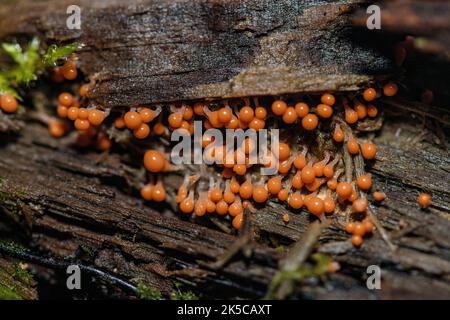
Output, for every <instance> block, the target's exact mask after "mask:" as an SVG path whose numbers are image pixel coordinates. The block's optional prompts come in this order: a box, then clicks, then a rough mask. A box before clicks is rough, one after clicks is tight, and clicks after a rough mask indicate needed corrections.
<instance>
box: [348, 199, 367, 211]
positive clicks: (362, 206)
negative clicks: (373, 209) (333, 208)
mask: <svg viewBox="0 0 450 320" xmlns="http://www.w3.org/2000/svg"><path fill="white" fill-rule="evenodd" d="M352 210H353V212H357V213H360V212H365V211H366V210H367V200H366V198H359V199H356V200H355V201H353V203H352Z"/></svg>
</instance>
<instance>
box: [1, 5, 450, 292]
mask: <svg viewBox="0 0 450 320" xmlns="http://www.w3.org/2000/svg"><path fill="white" fill-rule="evenodd" d="M50 3H51V5H50ZM68 3H70V4H73V3H81V4H82V8H85V9H84V13H83V21H84V22H83V29H82V30H81V31H70V30H68V29H66V28H65V27H64V26H65V18H66V14H65V8H66V6H67V4H68ZM102 3H103V4H104V3H105V1H100V0H94V1H72V0H71V1H39V2H35V3H34V2H33V1H21V2H20V4H19V5H18V6H17V7H16V8H12V7H9V6H5V7H2V8H0V38H5V37H9V36H15V35H17V34H25V35H28V36H29V35H35V34H37V35H40V36H42V37H43V38H45V39H47V40H55V41H62V40H64V41H73V40H78V41H81V42H83V43H85V44H86V47H85V49H83V51H82V52H81V53H80V67H81V70H82V71H83V72H84V73H85V74H86V75H87V76H88V77H89V78H90V79H91V80H92V81H93V82H95V87H94V90H93V91H92V93H91V95H90V98H91V101H92V103H93V104H95V103H99V104H102V105H109V106H115V107H119V106H128V105H135V104H147V103H153V102H158V101H178V100H182V99H196V98H214V97H227V96H244V95H253V94H264V95H265V94H277V95H278V94H284V93H289V92H311V91H321V90H332V89H333V90H351V89H356V88H358V84H360V83H362V82H365V81H368V80H369V79H370V72H371V71H374V72H376V73H385V72H387V71H388V68H389V66H390V63H389V60H388V59H386V58H385V57H384V56H383V55H381V54H377V53H375V51H373V50H371V49H369V48H370V47H366V46H363V45H361V44H356V42H353V41H352V36H353V33H352V30H351V29H350V27H348V26H347V14H348V13H349V10H350V9H351V8H352V7H353V6H354V5H355V3H357V2H356V1H337V2H332V3H328V4H323V3H322V2H320V3H316V4H314V3H312V2H308V3H307V4H305V3H300V4H298V2H297V1H277V2H275V1H274V2H260V1H231V2H229V1H226V2H222V1H137V0H134V1H132V2H127V5H126V6H123V4H122V6H121V7H120V9H119V7H116V5H117V6H119V4H121V3H123V2H122V1H108V2H107V5H101V4H102ZM24 8H27V9H26V10H24ZM19 12H20V16H21V17H22V19H20V23H17V19H16V18H17V16H18V15H19ZM324 17H325V18H324ZM12 19H14V23H13V22H12V21H13V20H12ZM111 25H114V28H113V30H111V29H112V28H111ZM149 53H150V54H149ZM400 107H403V109H402V108H400ZM419 107H420V106H419ZM404 108H413V111H417V115H418V117H420V118H419V119H422V117H426V118H427V119H428V120H427V121H425V122H430V121H435V123H437V124H436V125H435V127H436V128H437V127H439V126H440V125H441V126H446V125H448V110H447V109H439V108H430V109H429V110H426V112H425V113H424V110H423V109H421V108H418V107H416V106H411V105H409V104H405V103H403V104H401V105H397V106H395V105H392V108H389V109H391V110H390V111H391V112H392V114H389V116H388V117H387V119H388V120H387V123H386V125H385V126H384V128H383V131H382V133H381V134H380V135H379V136H378V137H376V142H377V143H379V144H380V153H379V156H378V159H377V161H376V162H375V163H374V165H373V167H372V169H371V172H372V173H373V174H374V182H375V185H377V186H380V187H381V188H382V189H383V191H385V192H386V193H387V195H388V199H387V200H386V201H385V202H384V203H383V204H382V205H379V206H373V207H372V209H373V210H374V211H375V214H376V215H377V217H378V219H379V220H380V221H381V223H382V225H383V226H384V228H386V229H387V231H388V233H389V234H390V236H391V237H392V241H393V242H394V243H395V244H396V245H398V249H397V251H395V252H392V251H391V250H390V248H389V247H388V245H387V244H386V243H385V242H384V241H383V240H382V239H381V238H380V236H379V233H378V232H375V233H374V236H373V237H371V238H369V239H367V241H365V243H364V245H363V246H362V248H360V249H355V248H354V247H353V246H352V245H351V244H350V242H349V241H348V235H346V234H345V232H344V231H343V228H342V226H341V225H340V223H341V221H340V219H333V224H332V226H331V227H329V228H327V229H326V230H324V232H323V233H322V235H321V237H320V240H319V243H320V244H319V245H318V246H317V248H316V249H317V250H318V251H319V252H323V253H327V254H330V255H331V256H332V257H333V258H334V259H335V260H337V261H339V262H340V263H341V265H342V270H341V272H339V273H337V274H331V275H328V276H326V277H325V278H324V279H323V282H319V281H318V280H317V279H312V280H311V279H306V280H305V281H303V282H302V283H301V285H299V286H298V288H297V291H296V296H297V297H307V298H341V299H345V298H382V299H386V298H395V299H405V298H450V284H449V283H450V241H449V237H448V230H449V227H450V222H449V212H450V205H449V204H450V179H449V178H450V176H449V172H450V162H449V157H448V152H447V151H444V150H443V149H442V148H441V147H442V146H441V147H439V146H436V144H435V140H438V139H435V136H434V135H433V132H434V131H431V132H428V131H427V129H426V128H419V127H417V124H416V123H412V124H411V123H410V122H411V121H415V122H417V121H419V120H418V118H417V117H416V118H413V117H409V116H408V117H405V116H404V115H405V114H409V113H408V112H411V110H409V111H408V112H405V109H404ZM397 115H401V116H402V117H398V118H397V117H396V116H397ZM430 119H431V120H430ZM435 123H434V122H433V124H435ZM399 128H401V129H402V131H401V132H399V131H398V129H399ZM423 133H427V134H426V135H423ZM424 139H425V142H423V141H422V140H424ZM439 139H440V142H441V144H445V143H448V136H445V134H444V136H443V137H442V135H441V136H440V137H439ZM69 140H70V139H65V140H62V141H61V140H59V141H56V140H53V139H51V138H50V137H49V136H48V133H47V130H46V129H45V128H44V127H42V126H41V125H39V124H36V123H28V125H27V126H26V127H25V128H23V130H22V131H21V132H20V135H18V136H17V137H12V136H2V139H1V141H2V143H3V144H4V145H2V147H1V149H0V177H3V178H4V181H3V183H2V184H1V186H0V191H1V194H2V198H3V200H2V201H0V206H1V208H2V210H1V212H2V213H1V217H2V223H4V222H5V221H15V222H16V224H17V225H18V226H20V230H21V231H20V232H22V233H23V231H22V230H26V231H27V232H26V237H25V239H26V240H25V241H26V242H27V243H28V244H29V245H30V246H33V247H34V249H36V250H38V251H39V250H40V252H42V254H50V255H53V256H55V257H56V258H61V259H66V258H68V257H69V258H71V259H73V260H74V261H75V260H78V259H81V260H83V261H84V262H85V263H86V264H92V265H94V266H96V267H98V268H101V269H104V270H106V271H108V272H110V273H113V274H116V275H118V276H121V277H123V278H125V279H128V280H130V281H132V282H133V281H134V280H133V279H136V278H141V277H142V278H143V280H144V281H145V283H147V284H149V285H151V286H153V287H155V288H158V289H159V290H161V291H162V292H164V293H170V292H171V290H172V289H173V281H174V280H175V279H182V280H184V281H185V282H186V283H188V284H189V285H190V286H191V287H193V288H195V289H197V290H198V292H201V293H202V294H203V295H204V296H206V297H208V296H209V297H210V294H211V295H212V294H213V295H214V297H220V296H223V297H261V296H263V295H264V293H265V291H266V287H267V285H268V283H269V282H270V280H271V278H272V276H273V275H274V274H275V272H276V271H277V269H278V266H277V263H278V261H279V260H280V259H281V258H282V257H283V256H284V254H283V253H280V252H279V251H278V250H275V249H274V247H276V246H278V245H290V244H292V243H293V242H294V241H297V240H299V239H300V238H301V236H302V235H303V234H304V232H305V231H306V230H307V228H308V226H309V225H310V223H311V220H312V217H311V216H310V215H309V214H308V213H306V212H305V211H302V212H300V213H295V214H293V213H291V214H290V222H289V224H287V225H286V224H284V223H283V222H282V220H281V219H280V218H281V215H282V214H283V213H284V212H286V208H285V207H284V206H280V205H278V204H277V203H276V202H271V203H270V204H269V205H267V206H266V207H265V208H264V209H261V210H258V213H257V214H255V215H254V217H253V224H254V227H255V228H256V230H255V236H256V238H257V239H258V244H256V245H255V248H254V252H253V256H252V257H251V258H250V259H248V258H244V257H242V256H238V257H236V258H235V259H233V260H232V261H231V262H230V263H229V264H226V265H225V266H224V267H223V268H219V269H213V268H210V267H209V266H208V263H210V262H213V261H215V260H216V259H217V257H219V256H220V255H221V254H223V253H224V252H225V251H226V250H227V249H228V248H229V247H230V246H231V244H232V243H233V242H234V241H235V240H236V236H234V235H231V234H227V233H224V232H222V231H220V230H218V229H217V228H215V227H214V226H213V224H211V223H208V221H207V219H206V218H205V219H198V220H199V221H196V222H193V221H188V220H187V218H180V217H179V216H178V215H174V214H171V213H169V212H167V211H168V210H165V208H156V207H155V208H153V209H151V206H147V205H144V204H143V203H142V201H141V200H139V198H138V197H137V191H136V184H135V183H134V181H137V180H139V171H138V170H137V169H136V168H135V167H132V166H131V165H130V162H129V161H126V160H124V159H123V158H122V157H121V156H119V155H118V154H114V153H111V154H109V155H107V156H103V157H102V156H100V155H99V154H96V153H92V152H82V153H80V152H79V150H74V149H73V148H72V146H71V145H70V143H68V141H69ZM136 161H139V162H140V159H138V160H136ZM422 168H423V170H422ZM421 190H426V191H428V192H431V194H432V195H433V204H432V206H431V208H430V209H429V210H420V209H419V208H418V206H417V204H416V198H417V194H418V192H419V191H421ZM155 209H158V210H159V211H161V212H157V211H155ZM2 223H0V227H1V225H2ZM18 228H19V227H18ZM86 251H88V252H89V254H88V255H86ZM371 264H378V265H380V266H381V268H382V270H383V273H382V274H383V283H382V290H379V291H370V290H368V289H367V288H366V286H365V278H366V276H367V274H366V273H365V270H366V268H367V266H368V265H371ZM218 289H220V290H218Z"/></svg>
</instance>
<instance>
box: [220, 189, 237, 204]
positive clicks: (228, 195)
mask: <svg viewBox="0 0 450 320" xmlns="http://www.w3.org/2000/svg"><path fill="white" fill-rule="evenodd" d="M235 199H236V196H235V195H234V193H233V192H231V190H230V189H228V190H225V192H224V193H223V200H224V201H225V202H226V203H228V204H231V203H233V202H234V200H235Z"/></svg>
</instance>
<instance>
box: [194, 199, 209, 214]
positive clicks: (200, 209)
mask: <svg viewBox="0 0 450 320" xmlns="http://www.w3.org/2000/svg"><path fill="white" fill-rule="evenodd" d="M194 213H195V215H196V216H197V217H202V216H204V215H205V214H206V201H205V200H197V201H196V202H195V204H194Z"/></svg>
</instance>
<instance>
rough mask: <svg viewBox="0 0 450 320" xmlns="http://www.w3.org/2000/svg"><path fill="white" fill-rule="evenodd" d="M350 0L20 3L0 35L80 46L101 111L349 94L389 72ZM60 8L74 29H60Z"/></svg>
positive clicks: (6, 12)
mask: <svg viewBox="0 0 450 320" xmlns="http://www.w3.org/2000/svg"><path fill="white" fill-rule="evenodd" d="M358 3H359V1H356V0H346V1H331V2H326V3H324V2H314V1H293V0H282V1H268V0H264V1H256V0H240V1H235V0H234V1H219V0H195V1H186V0H176V1H167V0H158V1H143V0H132V1H125V2H123V1H104V0H76V1H73V0H70V1H69V0H64V1H55V0H44V1H38V2H36V1H27V0H23V1H17V3H16V5H12V6H3V7H2V8H0V38H7V37H8V36H14V35H17V34H22V35H40V36H41V37H42V38H43V39H45V40H47V41H58V42H60V41H79V42H81V43H83V44H85V45H86V47H85V48H84V49H83V50H82V51H81V53H80V55H79V57H80V67H81V70H82V71H83V72H84V73H85V74H86V75H87V76H88V77H89V79H90V80H91V81H92V82H93V83H95V87H94V89H93V90H92V91H91V92H90V96H89V97H90V98H91V100H92V103H93V104H100V105H103V106H115V107H117V106H130V105H138V104H150V103H154V102H160V101H179V100H184V99H198V98H218V97H240V96H248V95H278V94H283V93H293V92H301V91H303V92H313V91H323V90H354V89H357V88H358V87H359V85H360V84H363V83H366V82H367V81H369V80H370V78H371V75H373V74H380V73H381V74H382V73H388V72H389V71H390V67H391V66H392V65H391V62H390V60H389V59H388V57H387V56H386V55H385V54H384V53H382V52H378V51H377V50H376V49H373V48H371V47H370V46H368V45H367V43H368V40H369V39H365V37H361V38H358V36H357V34H356V33H354V32H353V30H352V27H351V26H350V25H349V23H348V19H349V14H350V12H352V10H353V9H354V8H355V7H356V6H357V4H358ZM68 4H78V5H80V7H81V9H82V28H81V30H69V29H67V27H66V19H67V14H66V8H67V5H68ZM17 16H20V20H19V22H17V19H16V17H17Z"/></svg>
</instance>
